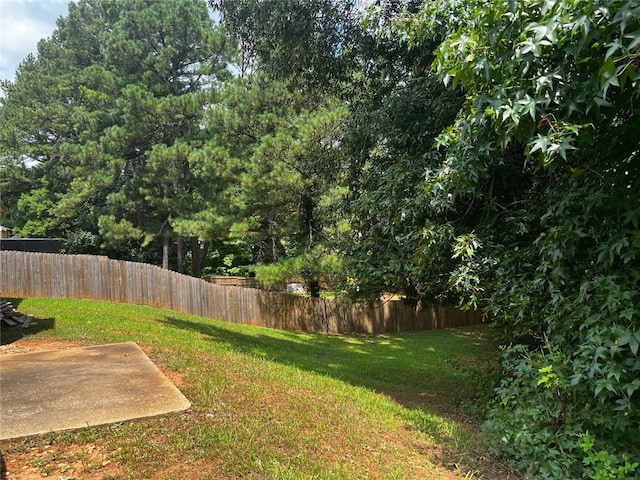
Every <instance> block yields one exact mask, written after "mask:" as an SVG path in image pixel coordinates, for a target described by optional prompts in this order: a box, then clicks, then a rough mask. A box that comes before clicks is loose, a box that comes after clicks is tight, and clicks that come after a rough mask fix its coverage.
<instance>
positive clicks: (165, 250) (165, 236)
mask: <svg viewBox="0 0 640 480" xmlns="http://www.w3.org/2000/svg"><path fill="white" fill-rule="evenodd" d="M169 240H170V238H169V232H168V230H167V229H166V228H165V229H164V231H163V233H162V268H164V269H165V270H169Z"/></svg>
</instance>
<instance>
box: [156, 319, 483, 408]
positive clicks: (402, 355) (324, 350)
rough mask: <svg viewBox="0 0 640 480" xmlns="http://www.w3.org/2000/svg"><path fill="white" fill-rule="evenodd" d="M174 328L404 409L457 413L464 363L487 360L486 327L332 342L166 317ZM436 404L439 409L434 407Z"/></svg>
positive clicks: (465, 392) (465, 382)
mask: <svg viewBox="0 0 640 480" xmlns="http://www.w3.org/2000/svg"><path fill="white" fill-rule="evenodd" d="M165 322H166V323H167V324H169V325H172V326H174V327H177V328H181V329H185V330H190V331H194V332H197V333H199V334H201V335H204V336H205V338H208V339H209V340H211V341H215V342H217V343H219V344H223V345H226V346H228V347H229V348H230V349H232V350H234V351H237V352H240V353H244V354H248V355H252V356H256V357H259V358H264V359H266V360H270V361H275V362H278V363H282V364H286V365H293V366H295V367H298V368H301V369H303V370H307V371H311V372H314V373H318V374H322V375H328V376H330V377H333V378H336V379H339V380H342V381H345V382H348V383H350V384H352V385H357V386H361V387H365V388H369V389H372V390H375V391H378V392H381V393H386V394H388V395H389V396H390V397H392V398H394V399H395V400H396V401H398V403H401V404H403V405H405V406H416V405H426V406H428V407H429V408H430V409H431V410H433V411H438V412H440V411H441V412H442V413H446V412H448V411H449V413H451V412H450V410H451V409H452V408H453V409H454V410H458V407H459V405H460V403H461V402H462V401H463V400H468V399H470V398H472V397H473V396H474V393H475V392H474V391H473V387H472V386H471V385H470V382H469V376H470V369H469V368H466V367H467V366H466V365H465V359H469V362H474V363H477V362H478V358H479V357H481V358H482V357H483V356H486V355H488V353H487V352H488V351H489V344H490V341H491V340H490V339H489V333H488V330H487V328H486V327H465V328H461V329H459V330H453V329H452V330H432V331H430V332H428V333H427V332H411V333H402V334H393V335H375V336H357V337H354V336H334V335H322V334H308V333H298V332H286V331H277V333H275V334H261V333H260V332H259V330H258V331H256V330H251V331H248V332H247V333H244V332H240V331H237V330H235V329H234V328H229V329H227V328H224V326H218V325H214V324H208V323H194V322H190V321H186V320H183V319H180V318H177V317H165ZM438 403H441V405H438Z"/></svg>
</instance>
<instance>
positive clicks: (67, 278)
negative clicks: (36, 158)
mask: <svg viewBox="0 0 640 480" xmlns="http://www.w3.org/2000/svg"><path fill="white" fill-rule="evenodd" d="M0 295H2V296H5V297H51V298H81V299H94V300H108V301H113V302H122V303H134V304H142V305H151V306H156V307H162V308H167V309H170V310H175V311H178V312H183V313H192V314H195V315H201V316H205V317H210V318H215V319H218V320H225V321H228V322H234V323H243V324H250V325H259V326H265V327H271V328H279V329H285V330H301V331H308V332H325V333H385V332H402V331H412V330H429V329H436V328H448V327H458V326H463V325H471V324H476V323H480V322H481V318H480V314H479V313H478V312H468V311H461V310H458V309H455V308H450V307H444V306H441V305H431V306H428V307H427V308H424V309H423V310H422V311H420V312H416V311H415V310H414V309H413V308H412V307H410V306H409V305H406V304H404V303H403V302H402V301H388V302H385V303H381V304H379V305H374V306H364V305H348V304H343V303H339V302H335V301H329V300H324V299H318V298H306V297H298V296H294V295H286V294H279V293H271V292H265V291H261V290H256V289H250V288H239V287H225V286H220V285H214V284H212V283H209V282H206V281H204V280H201V279H197V278H193V277H189V276H187V275H182V274H179V273H176V272H172V271H170V270H164V269H162V268H160V267H157V266H154V265H148V264H144V263H135V262H125V261H121V260H111V259H109V258H107V257H98V256H91V255H60V254H50V253H29V252H17V251H3V252H0Z"/></svg>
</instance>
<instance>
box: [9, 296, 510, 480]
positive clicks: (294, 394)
mask: <svg viewBox="0 0 640 480" xmlns="http://www.w3.org/2000/svg"><path fill="white" fill-rule="evenodd" d="M13 303H14V305H16V307H17V308H18V309H19V310H20V311H22V312H24V313H28V314H32V315H35V316H36V317H37V322H38V324H37V325H36V326H35V327H32V328H31V329H28V330H25V329H8V330H3V332H2V333H3V337H2V343H3V344H10V345H16V346H17V345H20V342H21V341H24V339H23V340H21V339H19V338H18V337H20V336H22V335H25V336H26V337H25V339H36V340H42V341H53V340H57V341H64V342H73V343H77V344H81V345H91V344H102V343H112V342H123V341H134V342H136V343H138V344H139V345H140V346H141V347H142V348H143V349H144V350H145V352H146V353H147V355H149V356H150V358H151V359H152V360H153V361H154V362H155V363H156V364H158V365H159V366H160V368H161V369H163V370H164V371H165V372H166V373H167V374H168V375H170V377H172V378H174V381H176V382H178V385H179V387H180V389H181V390H182V391H183V393H184V394H185V395H186V396H187V397H188V398H189V399H190V400H191V402H192V404H193V405H192V408H191V410H190V411H189V412H187V413H185V414H178V415H170V416H165V417H159V418H155V419H147V420H140V421H135V422H125V423H123V424H118V425H111V426H104V427H96V428H88V429H83V430H79V431H75V432H60V433H54V434H50V435H48V436H43V437H38V438H30V439H26V440H16V441H12V442H4V443H3V445H2V450H3V451H4V452H5V456H6V458H7V459H9V460H10V461H8V462H7V463H8V464H11V465H13V464H14V463H15V464H20V465H22V464H27V463H25V462H27V461H28V459H29V458H30V457H29V452H33V451H36V450H37V451H38V452H39V453H42V452H41V450H42V449H43V448H49V449H54V450H55V453H56V454H55V455H54V459H53V460H51V461H50V462H44V464H43V459H46V458H47V457H46V456H45V455H40V456H39V457H37V459H36V460H37V462H38V465H37V466H36V465H33V463H31V464H29V465H30V467H31V468H34V469H39V470H38V471H39V472H42V473H48V474H55V475H60V476H64V477H68V476H71V477H72V478H74V479H76V478H83V477H82V475H84V474H86V475H89V474H91V475H94V474H95V475H102V477H100V476H98V477H92V478H103V479H111V480H115V479H125V478H135V479H138V478H252V479H254V478H255V479H262V478H265V479H343V478H344V479H354V478H363V479H364V478H384V479H387V478H389V479H393V478H482V473H481V472H483V471H485V472H486V471H488V470H487V468H488V467H489V465H488V463H487V464H484V463H483V462H482V461H481V460H478V459H479V458H483V456H484V455H485V452H484V446H483V445H482V443H481V442H480V441H479V440H478V438H477V435H476V434H475V428H474V425H473V421H471V420H470V417H469V415H468V408H467V407H468V406H469V405H472V404H473V399H474V396H475V394H476V393H477V392H476V388H475V385H477V382H476V381H475V380H477V378H478V375H479V374H480V373H481V372H484V371H486V370H488V369H490V367H491V365H492V363H491V362H492V361H493V359H494V358H495V353H496V352H495V346H494V344H493V342H492V336H491V332H490V330H489V329H488V328H486V327H473V328H465V329H455V330H444V331H431V332H416V333H406V334H398V335H378V336H326V335H317V334H307V333H295V332H285V331H278V330H270V329H265V328H258V327H250V326H245V325H235V324H230V323H223V322H218V321H215V320H211V319H207V318H202V317H197V316H192V315H185V314H180V313H176V312H172V311H166V310H161V309H157V308H151V307H144V306H134V305H122V304H116V303H108V302H97V301H85V300H53V299H24V300H14V301H13ZM10 342H13V343H10ZM177 379H179V381H178V380H177ZM45 446H47V447H45ZM91 446H93V447H92V448H93V450H91V451H92V452H94V453H91V454H90V455H89V454H87V451H88V450H87V449H89V450H90V449H91V448H90V447H91ZM34 449H36V450H34ZM95 452H99V453H100V455H101V456H100V458H98V460H96V455H97V454H96V453H95ZM105 459H106V460H105ZM32 461H33V459H32ZM16 462H17V463H16ZM105 462H106V465H103V463H105ZM185 462H189V464H190V465H192V466H191V467H189V466H186V465H185ZM56 465H57V466H58V467H59V468H62V467H60V465H67V467H66V469H67V470H66V471H67V472H68V471H69V469H71V471H72V473H73V472H75V476H74V475H70V474H68V473H66V474H63V473H60V472H62V470H60V472H58V473H56V470H55V468H53V466H56ZM21 468H23V467H21ZM81 472H84V473H81ZM469 475H473V477H469ZM491 475H492V476H491V477H490V478H498V477H496V472H495V470H494V471H493V473H492V474H491ZM465 476H466V477H465Z"/></svg>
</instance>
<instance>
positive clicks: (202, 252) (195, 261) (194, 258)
mask: <svg viewBox="0 0 640 480" xmlns="http://www.w3.org/2000/svg"><path fill="white" fill-rule="evenodd" d="M208 251H209V242H200V241H199V240H198V238H197V237H191V275H192V276H193V277H196V278H202V268H203V267H204V261H205V259H206V258H207V252H208Z"/></svg>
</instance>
